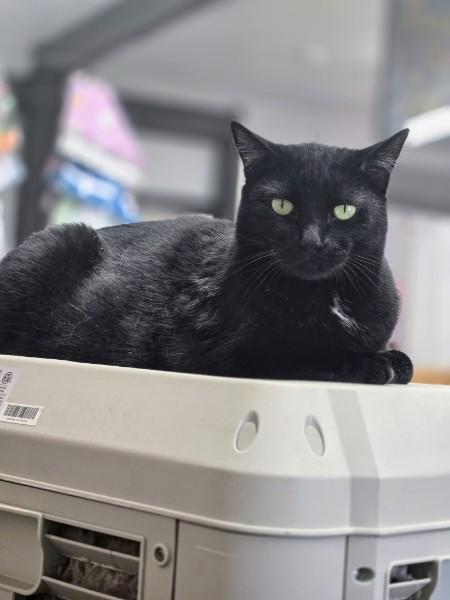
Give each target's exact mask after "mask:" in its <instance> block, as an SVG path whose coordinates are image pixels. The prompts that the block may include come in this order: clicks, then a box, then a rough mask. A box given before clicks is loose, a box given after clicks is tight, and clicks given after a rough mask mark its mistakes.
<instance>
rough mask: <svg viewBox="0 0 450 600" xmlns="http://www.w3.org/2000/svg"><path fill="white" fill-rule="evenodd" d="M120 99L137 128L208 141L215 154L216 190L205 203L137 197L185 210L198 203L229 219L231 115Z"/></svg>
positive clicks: (234, 169)
mask: <svg viewBox="0 0 450 600" xmlns="http://www.w3.org/2000/svg"><path fill="white" fill-rule="evenodd" d="M123 103H124V106H125V108H126V110H127V112H128V114H129V116H130V118H131V120H132V121H133V122H134V124H135V125H136V127H137V128H138V129H139V130H147V131H157V132H160V133H164V134H168V135H171V134H172V135H175V136H177V137H180V136H183V137H186V138H188V139H192V140H202V141H205V142H209V143H211V144H212V145H213V146H214V147H215V150H216V152H217V154H218V160H217V161H216V171H215V173H214V186H213V187H214V190H216V191H215V193H213V197H212V198H211V202H210V203H209V204H208V206H207V207H205V206H204V201H203V200H202V199H199V198H195V197H192V198H189V197H188V196H178V197H174V196H173V195H170V196H165V195H161V194H153V193H149V194H148V196H144V195H143V194H141V195H140V196H139V199H140V201H141V202H142V203H148V204H152V205H153V206H155V205H160V206H166V207H169V208H171V207H173V208H179V209H182V210H185V211H197V210H199V207H200V206H201V207H202V210H203V211H205V210H206V211H207V212H208V213H211V214H212V215H213V216H214V217H219V218H228V219H232V218H233V217H234V208H235V206H234V205H235V202H234V200H235V195H236V183H237V173H238V156H237V152H236V150H235V148H234V145H233V143H232V138H231V133H230V122H231V121H232V120H233V119H234V115H233V114H231V113H214V112H211V111H205V110H198V109H194V108H186V107H181V106H177V105H170V104H167V103H164V104H161V103H159V102H154V101H153V102H152V101H149V100H143V99H140V98H133V97H124V98H123ZM202 205H203V206H202Z"/></svg>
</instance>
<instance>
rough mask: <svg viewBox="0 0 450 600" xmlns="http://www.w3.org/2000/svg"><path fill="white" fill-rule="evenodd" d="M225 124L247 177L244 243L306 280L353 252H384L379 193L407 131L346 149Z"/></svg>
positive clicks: (330, 271) (328, 271) (240, 228)
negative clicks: (275, 138) (287, 141)
mask: <svg viewBox="0 0 450 600" xmlns="http://www.w3.org/2000/svg"><path fill="white" fill-rule="evenodd" d="M231 127H232V132H233V136H234V140H235V143H236V146H237V149H238V151H239V154H240V156H241V159H242V162H243V165H244V173H245V180H246V181H245V185H244V187H243V190H242V199H241V205H240V208H239V213H238V219H237V233H238V237H239V240H240V242H241V243H242V244H245V243H247V242H248V245H249V247H251V246H252V244H253V245H254V251H255V253H257V252H258V248H259V251H260V252H261V253H263V252H264V251H266V252H267V253H268V254H270V255H271V256H272V258H273V260H276V261H278V262H279V264H280V265H281V266H282V268H283V270H285V272H286V273H288V274H290V275H292V276H295V277H299V278H301V279H308V280H318V279H326V278H329V277H331V276H333V275H334V273H336V272H337V270H338V269H339V268H340V267H341V266H344V265H345V264H346V262H348V261H349V260H352V257H353V258H354V259H356V258H357V257H361V256H363V257H367V258H369V259H372V260H373V259H375V258H377V259H379V258H380V257H381V256H382V255H383V251H384V243H385V237H386V230H387V216H386V197H385V194H386V189H387V186H388V183H389V177H390V174H391V171H392V168H393V167H394V165H395V162H396V160H397V158H398V156H399V154H400V151H401V149H402V147H403V144H404V143H405V140H406V138H407V136H408V130H407V129H404V130H403V131H400V132H399V133H396V134H395V135H393V136H392V137H390V138H388V139H386V140H384V141H382V142H380V143H378V144H375V145H373V146H370V147H368V148H364V149H363V150H349V149H347V148H336V147H332V146H324V145H320V144H298V145H282V144H276V143H273V142H270V141H268V140H266V139H264V138H262V137H260V136H258V135H256V134H254V133H252V132H251V131H249V130H248V129H246V128H245V127H243V126H242V125H240V124H239V123H236V122H234V123H232V126H231ZM360 260H361V258H360Z"/></svg>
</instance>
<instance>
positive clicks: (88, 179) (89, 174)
mask: <svg viewBox="0 0 450 600" xmlns="http://www.w3.org/2000/svg"><path fill="white" fill-rule="evenodd" d="M47 176H48V179H49V181H50V183H51V185H52V186H53V187H54V189H55V190H56V191H58V192H60V193H62V194H64V195H67V196H70V197H71V198H74V199H76V200H79V201H80V202H82V203H84V204H87V205H89V206H93V207H95V208H99V209H100V210H104V211H105V212H107V213H108V214H110V215H112V216H113V217H114V218H115V219H117V220H118V221H120V222H122V223H123V222H126V223H134V222H136V221H137V219H138V209H137V206H136V203H135V201H134V198H133V196H132V195H131V194H130V192H129V191H128V190H127V189H125V187H124V186H123V185H121V184H120V183H118V182H117V181H113V180H112V179H109V178H107V177H104V176H103V175H100V174H99V173H96V172H95V171H92V170H91V169H88V168H86V167H84V166H82V165H80V164H78V163H75V162H72V161H70V160H64V159H63V160H59V161H54V162H52V164H51V165H50V166H49V169H48V171H47Z"/></svg>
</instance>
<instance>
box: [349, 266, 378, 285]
mask: <svg viewBox="0 0 450 600" xmlns="http://www.w3.org/2000/svg"><path fill="white" fill-rule="evenodd" d="M350 263H351V264H352V266H353V267H354V269H355V270H356V271H357V272H359V274H360V275H362V276H363V277H364V278H365V279H366V281H368V282H369V283H370V285H372V286H375V285H376V284H375V281H374V279H373V277H371V276H370V275H372V276H373V275H374V272H373V271H371V270H369V269H368V268H367V267H363V265H361V264H358V263H356V262H354V261H350Z"/></svg>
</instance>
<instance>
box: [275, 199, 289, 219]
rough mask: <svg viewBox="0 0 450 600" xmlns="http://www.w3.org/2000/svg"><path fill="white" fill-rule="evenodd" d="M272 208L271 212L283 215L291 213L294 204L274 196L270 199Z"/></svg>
mask: <svg viewBox="0 0 450 600" xmlns="http://www.w3.org/2000/svg"><path fill="white" fill-rule="evenodd" d="M272 209H273V212H275V213H277V215H281V216H282V217H285V216H286V215H290V214H291V212H292V211H293V210H294V205H293V204H292V202H290V201H289V200H282V199H281V198H274V199H273V200H272Z"/></svg>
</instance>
